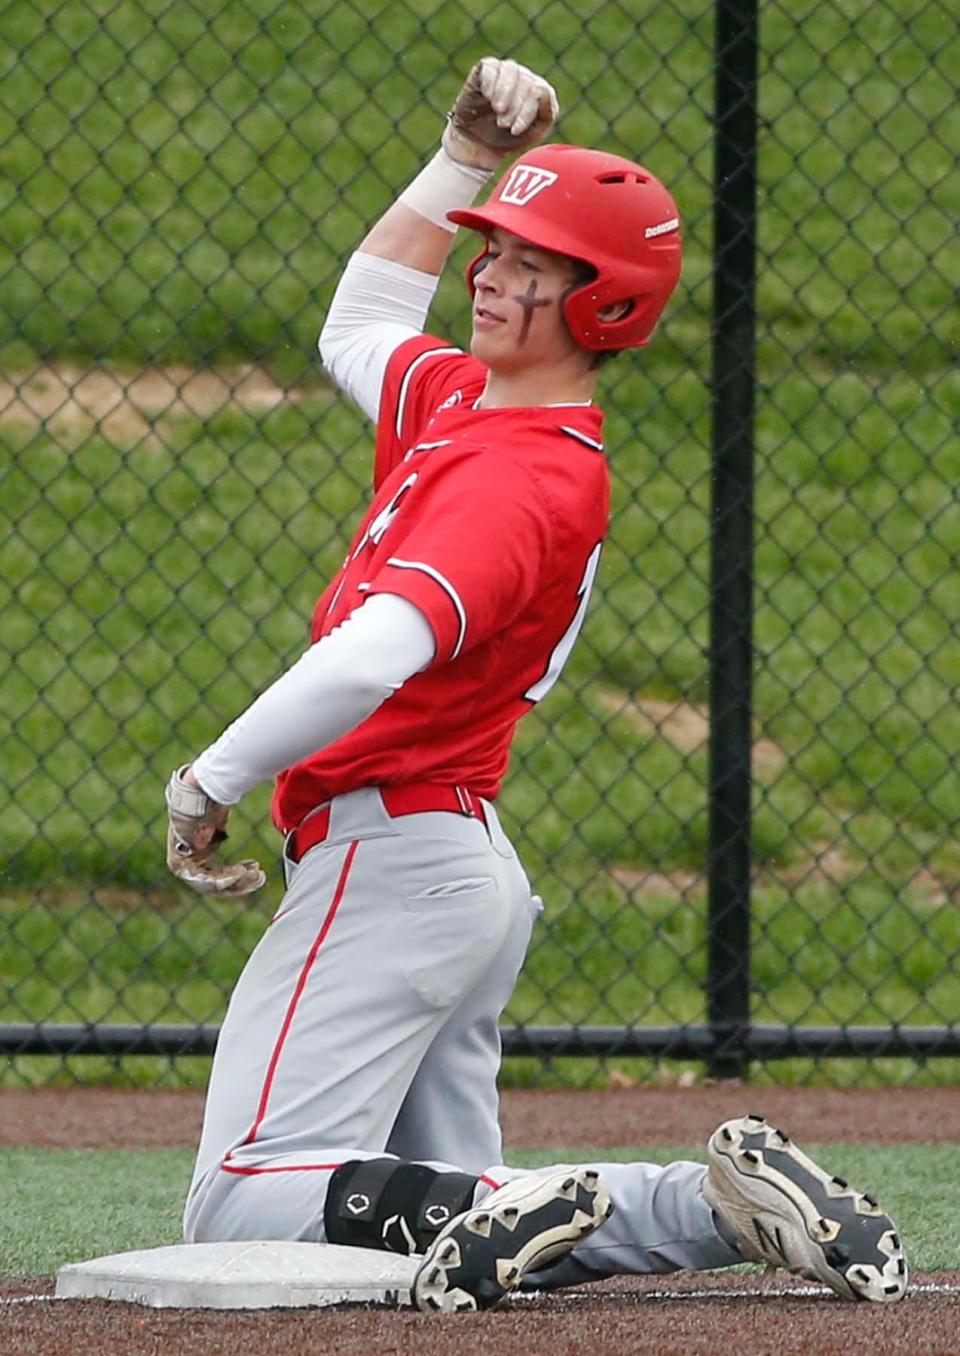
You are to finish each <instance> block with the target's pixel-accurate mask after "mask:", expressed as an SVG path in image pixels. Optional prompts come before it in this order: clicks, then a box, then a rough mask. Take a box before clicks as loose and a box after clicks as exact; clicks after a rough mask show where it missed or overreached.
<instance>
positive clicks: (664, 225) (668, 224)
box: [643, 217, 680, 240]
mask: <svg viewBox="0 0 960 1356" xmlns="http://www.w3.org/2000/svg"><path fill="white" fill-rule="evenodd" d="M679 225H680V219H679V218H678V217H671V218H670V220H669V221H661V222H660V223H659V224H658V225H656V226H648V227H647V229H646V230H645V231H644V233H643V238H644V240H652V239H653V238H654V236H657V235H666V234H667V232H668V231H675V230H676V229H677V227H678V226H679Z"/></svg>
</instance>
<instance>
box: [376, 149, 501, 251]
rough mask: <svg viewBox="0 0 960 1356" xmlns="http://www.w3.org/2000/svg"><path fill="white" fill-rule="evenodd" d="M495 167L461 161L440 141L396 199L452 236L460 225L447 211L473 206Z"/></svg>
mask: <svg viewBox="0 0 960 1356" xmlns="http://www.w3.org/2000/svg"><path fill="white" fill-rule="evenodd" d="M494 168H495V166H493V167H491V168H484V167H483V166H481V165H470V164H464V163H461V162H460V161H459V160H457V159H455V158H454V157H453V156H452V155H451V154H450V152H449V151H448V150H447V148H446V146H445V145H444V144H441V146H440V149H439V150H438V151H437V153H436V155H434V157H433V159H432V160H430V161H428V162H427V164H426V165H424V167H423V169H422V170H421V171H420V173H419V174H418V175H417V177H416V178H415V179H414V180H413V181H412V182H411V183H409V184H408V185H407V187H406V188H405V189H404V190H403V192H402V193H401V194H400V197H399V198H398V199H397V201H398V202H402V203H403V204H404V206H405V207H409V208H410V209H411V210H412V211H414V212H416V213H417V214H418V215H419V216H421V217H425V218H426V220H427V221H429V222H431V223H432V225H434V226H439V227H441V228H442V229H443V230H445V231H449V232H450V234H451V235H452V234H454V232H455V231H456V229H457V228H456V226H454V224H453V222H451V221H448V220H447V213H448V212H452V211H454V210H456V209H461V208H465V207H471V206H472V205H473V202H474V199H475V198H476V196H477V194H478V193H479V192H480V190H481V188H483V187H484V186H485V185H486V183H487V181H488V179H489V178H490V176H491V174H492V173H493V169H494Z"/></svg>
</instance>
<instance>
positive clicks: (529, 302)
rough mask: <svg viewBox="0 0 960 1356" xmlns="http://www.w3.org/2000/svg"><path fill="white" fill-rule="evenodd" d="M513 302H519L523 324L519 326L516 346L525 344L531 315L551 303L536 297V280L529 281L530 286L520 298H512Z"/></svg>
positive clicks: (531, 318)
mask: <svg viewBox="0 0 960 1356" xmlns="http://www.w3.org/2000/svg"><path fill="white" fill-rule="evenodd" d="M514 301H519V303H520V305H521V306H522V307H523V324H522V325H521V326H520V334H519V336H518V338H517V343H518V344H525V343H526V342H527V335H528V334H529V333H530V325H531V322H532V320H533V313H534V311H535V310H536V309H537V308H538V307H539V306H550V305H552V302H551V301H550V300H549V298H547V297H540V298H538V297H537V280H536V278H531V279H530V286H529V287H528V288H527V290H526V292H524V293H523V295H522V296H519V297H514Z"/></svg>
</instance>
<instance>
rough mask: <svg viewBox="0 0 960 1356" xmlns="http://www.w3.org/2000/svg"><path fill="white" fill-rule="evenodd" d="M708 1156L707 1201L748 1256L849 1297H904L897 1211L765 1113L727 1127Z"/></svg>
mask: <svg viewBox="0 0 960 1356" xmlns="http://www.w3.org/2000/svg"><path fill="white" fill-rule="evenodd" d="M707 1158H708V1164H709V1166H708V1168H707V1175H706V1178H705V1180H704V1184H703V1195H704V1199H705V1200H706V1201H707V1203H708V1204H709V1205H710V1206H712V1207H713V1209H714V1211H715V1212H716V1214H717V1215H718V1216H719V1217H720V1220H721V1221H722V1223H724V1224H725V1225H726V1226H727V1227H728V1228H729V1229H730V1230H731V1232H732V1233H733V1236H734V1238H735V1240H736V1246H737V1247H738V1248H739V1250H740V1252H741V1253H742V1254H743V1257H744V1259H745V1260H746V1261H748V1262H766V1263H767V1264H768V1265H769V1266H775V1267H784V1268H786V1270H787V1271H792V1272H795V1273H796V1274H797V1275H799V1276H805V1277H806V1278H807V1279H808V1280H811V1281H819V1282H821V1283H822V1284H824V1285H828V1286H829V1287H830V1289H831V1290H833V1291H834V1292H835V1293H836V1294H838V1295H839V1296H840V1297H841V1299H848V1300H876V1301H880V1302H886V1303H890V1302H892V1301H894V1300H898V1299H902V1298H903V1296H904V1294H905V1293H906V1289H907V1262H906V1258H905V1256H904V1252H903V1247H902V1246H901V1243H900V1239H899V1236H898V1234H897V1231H896V1228H895V1227H894V1224H893V1221H892V1220H891V1219H890V1217H889V1216H888V1215H885V1214H884V1213H883V1211H882V1210H881V1209H880V1207H879V1206H878V1205H877V1203H876V1201H875V1200H874V1199H873V1197H872V1196H866V1195H864V1193H863V1192H861V1191H856V1190H855V1189H854V1188H853V1187H851V1186H848V1184H847V1183H846V1182H845V1181H844V1180H843V1178H842V1177H831V1175H830V1174H829V1173H828V1172H824V1170H823V1169H822V1168H820V1167H818V1166H817V1164H816V1163H814V1162H813V1160H812V1159H810V1158H808V1157H807V1155H806V1154H804V1153H801V1152H800V1150H799V1149H798V1148H796V1147H795V1145H793V1144H791V1142H790V1140H789V1138H788V1137H787V1136H786V1135H785V1134H783V1132H782V1131H780V1130H775V1129H774V1128H773V1126H772V1125H768V1124H767V1122H766V1121H765V1120H764V1119H763V1117H762V1116H744V1117H743V1118H742V1119H741V1120H735V1121H727V1122H725V1124H723V1125H721V1126H720V1128H719V1129H718V1130H715V1131H714V1133H713V1135H712V1136H711V1137H710V1141H709V1143H708V1144H707Z"/></svg>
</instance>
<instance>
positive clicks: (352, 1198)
mask: <svg viewBox="0 0 960 1356" xmlns="http://www.w3.org/2000/svg"><path fill="white" fill-rule="evenodd" d="M478 1180H479V1179H478V1178H476V1177H473V1176H471V1175H470V1174H469V1173H465V1172H440V1171H437V1170H436V1169H435V1168H428V1167H427V1166H426V1165H425V1164H423V1163H405V1162H403V1161H401V1160H400V1159H396V1158H368V1159H353V1160H351V1161H350V1162H347V1163H343V1164H341V1166H340V1167H339V1168H337V1170H336V1172H335V1173H334V1174H333V1176H332V1177H331V1179H330V1185H329V1187H328V1188H327V1199H326V1205H325V1207H324V1217H323V1219H324V1229H325V1232H326V1239H327V1242H328V1243H341V1244H345V1245H346V1246H348V1247H352V1248H385V1249H387V1250H388V1251H389V1252H401V1253H411V1252H425V1251H426V1249H427V1248H428V1247H429V1245H430V1244H431V1243H432V1242H433V1240H434V1238H435V1237H436V1236H437V1234H438V1233H439V1232H440V1230H441V1229H442V1228H443V1226H444V1225H445V1224H446V1223H447V1222H448V1221H449V1220H451V1219H452V1218H453V1217H454V1215H459V1214H461V1213H462V1212H463V1211H464V1210H468V1209H469V1208H470V1206H471V1205H472V1204H473V1192H474V1188H475V1187H476V1185H477V1181H478Z"/></svg>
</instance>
